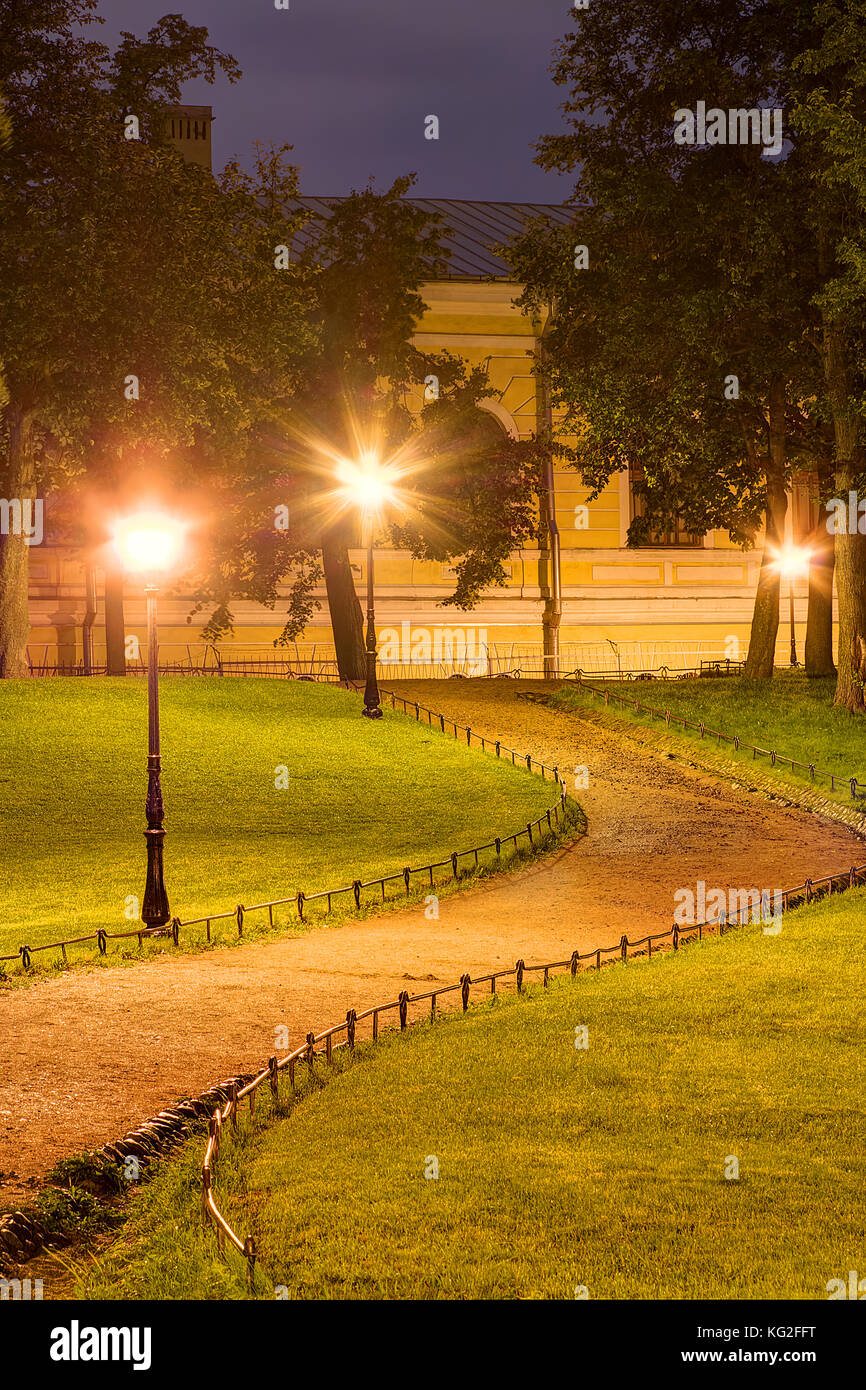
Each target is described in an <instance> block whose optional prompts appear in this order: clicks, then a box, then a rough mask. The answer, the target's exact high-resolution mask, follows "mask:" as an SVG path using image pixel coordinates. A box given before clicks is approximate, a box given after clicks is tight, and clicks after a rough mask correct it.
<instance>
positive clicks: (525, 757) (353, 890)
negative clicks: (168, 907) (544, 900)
mask: <svg viewBox="0 0 866 1390" xmlns="http://www.w3.org/2000/svg"><path fill="white" fill-rule="evenodd" d="M350 688H351V689H352V690H353V691H354V690H356V687H355V686H354V685H351V686H350ZM381 694H382V695H383V696H384V697H385V699H390V701H391V707H392V709H396V708H397V706H398V705H400V706H401V707H402V709H403V711H404V712H405V713H407V714H413V713H414V716H415V719H416V720H417V721H419V722H423V717H426V720H427V723H428V725H429V727H430V728H431V729H438V731H439V732H441V733H442V734H446V735H450V734H452V733H453V736H454V738H455V739H458V740H462V739H463V738H464V737H465V739H466V744H467V747H472V746H473V740H474V744H475V746H478V747H480V748H481V750H482V751H484V752H488V751H489V752H492V753H495V755H496V757H497V758H500V759H502V758H505V759H506V760H507V759H510V761H511V763H512V765H513V766H514V767H519V768H521V769H523V770H525V771H526V772H529V773H535V774H536V775H539V776H540V777H541V778H542V780H543V781H547V780H552V781H553V782H555V784H556V788H557V798H556V800H555V801H554V802H553V804H552V805H551V806H550V807H548V809H547V810H546V811H544V812H542V814H541V815H540V816H538V817H537V818H536V819H535V820H533V821H529V822H527V824H526V826H522V827H521V828H520V829H518V830H513V831H505V832H502V833H500V834H498V835H493V836H492V837H491V838H490V839H489V840H487V841H485V843H484V844H480V845H473V846H471V848H469V849H459V850H453V851H452V852H451V853H450V854H449V855H448V856H447V858H445V859H438V860H434V861H433V862H432V863H427V864H421V865H417V866H415V867H414V868H413V867H411V866H409V865H406V866H405V867H404V868H402V869H400V870H398V871H397V872H395V873H391V874H383V875H381V876H379V877H376V878H371V879H362V878H361V877H358V878H355V879H354V880H353V881H352V882H351V883H349V884H342V885H340V886H337V887H333V888H321V889H319V890H318V891H317V892H315V893H305V892H303V891H301V890H298V891H297V892H295V893H292V894H290V895H288V896H286V897H281V898H273V899H270V900H269V901H266V902H260V903H253V904H252V905H250V906H246V905H245V904H243V903H238V904H237V906H236V907H234V908H232V909H231V910H229V911H227V912H212V913H209V914H208V915H207V916H204V917H192V918H188V919H186V920H182V919H181V918H180V917H173V918H172V920H171V922H170V923H169V924H168V925H167V926H166V927H155V928H154V927H134V928H132V929H131V930H129V931H117V932H111V931H107V930H105V929H104V928H103V929H100V930H98V931H95V932H89V933H87V934H86V935H84V936H75V937H67V938H65V939H63V940H61V941H49V942H45V943H43V944H41V945H38V946H31V945H29V944H28V945H22V946H19V947H18V950H17V951H15V952H14V953H13V954H12V955H6V956H0V966H2V965H3V964H4V963H9V962H13V961H18V962H20V965H21V969H22V970H29V969H30V967H31V965H32V963H33V957H34V956H35V955H38V954H40V953H42V952H45V951H58V950H59V951H60V952H61V954H62V958H63V960H64V961H67V960H68V955H67V948H68V947H71V946H81V945H85V944H91V943H94V942H95V943H96V948H97V950H98V951H99V954H100V955H103V956H104V955H105V954H106V953H107V950H108V943H109V942H110V941H130V940H132V939H133V938H135V939H137V941H138V945H139V947H141V946H142V945H143V943H144V941H145V940H148V939H154V938H170V939H171V941H172V943H173V944H174V945H175V946H179V945H180V934H181V932H182V931H183V930H185V929H186V928H188V927H200V926H204V928H205V933H206V936H207V940H208V942H211V941H212V940H213V939H214V924H215V923H219V922H226V921H232V922H234V923H235V925H236V928H237V935H238V936H239V937H241V936H243V932H244V922H245V919H246V918H247V917H248V916H250V914H251V913H254V912H267V914H268V925H269V926H271V927H273V926H274V908H276V907H287V906H290V907H294V909H295V911H296V912H297V915H298V920H299V921H301V922H305V921H306V920H307V918H306V917H305V916H304V913H305V911H308V910H309V906H310V904H316V903H319V904H322V905H323V906H324V905H325V904H327V907H326V912H330V911H331V910H332V907H333V903H334V901H335V900H336V899H339V898H345V897H348V896H349V895H351V898H352V900H353V901H354V908H355V911H356V912H359V911H361V910H362V907H370V906H372V905H373V903H372V900H371V895H370V890H371V889H372V890H375V891H376V892H377V894H381V902H382V903H385V902H386V901H387V900H388V899H387V889H388V885H390V884H396V885H397V886H398V892H399V891H400V888H401V887H402V894H401V896H404V897H409V896H410V894H411V891H412V881H413V879H414V880H418V879H427V880H428V886H429V887H430V888H434V887H435V886H436V878H435V875H436V873H437V872H439V873H440V875H441V873H442V871H444V873H445V876H446V880H447V881H449V882H456V881H457V880H458V879H459V877H460V872H461V867H460V866H461V863H462V861H465V860H467V859H468V860H470V861H471V862H470V864H469V868H470V870H471V869H475V868H478V867H480V863H481V859H480V857H481V855H483V854H486V855H488V856H489V858H490V862H501V861H502V856H503V850H505V851H506V852H507V850H508V847H509V845H510V846H511V847H512V851H513V853H516V852H517V850H518V849H519V848H520V847H521V843H522V842H523V841H525V842H526V848H529V849H535V848H537V847H538V846H539V845H540V844H541V843H542V842H543V841H544V839H546V838H549V837H552V836H555V835H556V834H558V833H559V832H560V831H561V830H565V829H567V828H580V829H584V828H585V824H586V822H585V817H584V815H583V812H582V811H581V809H580V807H579V806H578V805H577V803H576V802H574V801H571V800H570V799H569V798H568V796H567V794H566V787H565V783H564V781H563V780H562V778H561V777H560V774H559V768H551V767H548V766H547V764H546V763H543V762H540V761H539V760H538V759H537V758H533V757H532V756H531V754H529V753H525V754H524V753H518V752H516V751H515V749H513V748H507V747H506V746H505V745H504V744H503V743H502V741H501V740H500V739H490V738H488V737H486V736H482V735H481V734H476V733H475V732H474V731H473V730H472V729H471V728H468V727H467V726H466V725H464V724H458V723H456V722H455V721H454V720H453V719H450V718H449V717H448V716H447V715H444V714H438V713H436V712H435V711H434V710H431V709H428V708H427V707H426V706H423V705H420V704H418V703H417V702H415V701H412V700H405V699H403V698H402V696H400V695H397V694H395V693H394V692H393V691H390V690H383V691H382V692H381ZM376 901H377V902H378V901H379V897H378V896H377V898H376Z"/></svg>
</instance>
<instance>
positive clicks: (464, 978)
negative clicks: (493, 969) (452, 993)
mask: <svg viewBox="0 0 866 1390" xmlns="http://www.w3.org/2000/svg"><path fill="white" fill-rule="evenodd" d="M460 984H461V986H462V990H461V994H462V997H463V1012H464V1013H465V1012H466V1010H467V1009H468V1008H469V986H470V985H471V984H472V980H471V978H470V977H469V976H468V975H461V976H460Z"/></svg>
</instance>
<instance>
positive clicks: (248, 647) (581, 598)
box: [30, 108, 807, 671]
mask: <svg viewBox="0 0 866 1390" xmlns="http://www.w3.org/2000/svg"><path fill="white" fill-rule="evenodd" d="M205 109H206V108H203V110H205ZM208 130H209V127H208ZM209 148H210V147H209V137H208V158H209ZM517 293H518V287H516V286H514V285H510V284H506V283H503V282H501V281H495V282H471V281H448V282H437V283H433V284H429V285H427V286H426V287H425V291H424V297H425V301H426V304H427V311H426V313H425V314H424V316H423V318H422V320H421V322H420V323H419V324H418V331H417V334H416V338H415V341H416V343H417V345H418V346H419V347H423V348H429V349H430V350H439V349H442V348H448V349H450V350H451V351H453V352H456V353H459V354H461V355H462V356H463V357H464V358H465V359H466V361H467V362H468V363H470V364H472V365H475V364H480V363H485V364H486V365H487V368H488V372H489V375H490V378H491V382H492V388H493V389H492V393H491V397H490V399H489V400H488V401H487V402H485V408H486V409H488V410H489V411H490V413H491V414H493V415H494V416H495V417H496V418H497V419H498V420H499V421H500V423H501V425H502V427H503V428H504V429H506V430H508V431H509V432H510V433H512V434H513V435H515V436H516V437H519V438H525V437H528V436H529V435H531V434H532V433H533V432H534V431H535V429H536V428H537V425H538V418H539V408H540V406H539V397H538V392H537V389H536V381H535V378H534V376H533V372H532V360H531V354H532V353H533V351H534V350H535V349H536V346H537V344H538V341H539V337H540V334H541V332H542V330H543V327H544V325H543V323H542V322H530V321H528V320H527V319H526V318H525V317H523V316H522V315H521V314H520V313H518V311H517V310H516V309H515V308H514V305H513V300H514V298H515V296H516V295H517ZM413 404H414V405H415V406H416V407H417V408H418V409H420V405H421V395H420V392H419V394H418V396H417V399H416V400H415V402H414V403H413ZM555 484H556V518H557V523H558V526H559V530H560V535H561V545H562V558H561V570H562V593H563V616H562V627H561V630H560V643H561V647H562V652H563V662H562V669H564V670H568V669H572V668H574V667H576V666H581V667H582V668H583V669H593V668H595V669H599V668H601V667H607V668H615V667H616V665H617V662H618V661H619V662H622V663H623V665H625V666H639V667H643V666H658V665H661V664H667V665H670V666H677V665H680V666H689V665H693V664H695V663H696V662H697V661H698V660H699V659H700V658H701V657H708V658H709V657H724V656H726V655H727V656H731V657H734V658H736V657H737V656H744V655H745V652H746V649H747V645H748V634H749V625H750V622H751V615H752V606H753V602H754V594H755V588H756V585H757V576H758V568H759V565H760V551H759V550H756V551H752V552H749V553H744V552H743V551H742V550H740V549H738V548H737V547H735V546H733V545H732V544H731V542H730V539H729V537H728V536H727V535H725V534H724V533H722V532H715V533H712V534H711V535H708V536H707V537H705V539H704V542H703V544H702V545H701V546H698V547H696V548H692V547H670V548H656V547H653V548H647V549H640V550H631V549H627V548H626V543H625V542H626V533H627V531H628V527H629V524H630V521H631V506H630V488H629V481H628V477H627V475H626V474H624V473H623V474H619V475H618V476H617V477H615V478H613V479H612V480H611V482H610V484H609V485H608V487H607V488H606V489H605V491H604V492H603V493H602V494H601V496H600V497H598V498H597V499H596V500H595V501H592V502H590V501H589V500H588V495H587V491H586V489H585V488H584V487H583V486H582V485H581V482H580V479H579V476H578V474H577V473H576V472H575V471H574V470H572V469H569V468H565V467H560V468H557V469H556V470H555ZM583 507H586V508H587V513H586V516H584V515H583V514H582V513H581V512H580V511H579V510H578V509H579V508H583ZM584 522H586V524H583V523H584ZM351 558H352V561H353V564H354V566H355V572H356V577H357V582H358V588H359V594H363V587H362V586H364V585H365V584H366V572H365V566H366V556H365V554H364V552H361V551H359V552H356V553H353V555H352V557H351ZM542 559H543V556H542V552H541V551H540V550H538V549H527V550H522V551H519V552H517V553H515V554H514V555H513V556H512V557H511V561H510V564H509V565H508V566H507V569H508V571H509V578H508V582H507V584H506V585H505V586H504V587H503V588H501V589H495V590H493V591H491V592H490V593H488V594H487V595H486V596H485V598H484V600H483V602H482V603H481V604H480V605H479V607H478V608H477V609H476V610H475V611H474V612H472V613H471V614H465V613H462V612H459V611H458V610H455V609H451V608H443V607H441V606H440V605H441V602H442V600H443V599H445V598H446V597H447V596H448V594H449V593H450V592H451V590H452V588H453V580H452V577H451V573H452V572H451V568H450V566H448V565H440V564H436V563H433V562H425V561H420V560H415V559H413V558H412V556H410V555H407V554H405V553H402V552H397V551H393V550H390V549H386V548H382V549H379V550H377V552H376V558H375V567H376V611H377V623H378V632H379V639H380V643H383V644H384V651H385V653H386V654H387V653H388V652H390V651H392V650H398V651H400V652H401V653H403V654H404V655H405V657H406V659H407V660H408V659H410V658H411V653H412V651H413V650H417V651H420V652H423V651H424V650H425V643H426V644H427V645H428V646H429V647H430V648H431V650H432V649H437V642H438V649H439V650H440V651H447V650H448V649H449V643H450V647H451V648H453V649H454V650H455V651H459V649H460V647H461V642H462V650H463V651H464V652H466V651H468V652H471V653H472V655H473V656H475V655H477V653H478V652H479V651H480V650H481V648H482V647H483V648H484V650H485V651H486V652H487V653H488V655H491V654H493V655H494V662H493V669H495V668H496V664H497V663H498V664H499V665H501V666H502V667H503V668H506V669H508V668H512V669H513V668H514V667H515V666H521V667H522V668H523V669H525V670H527V671H530V670H531V669H533V661H534V660H535V661H537V660H538V659H539V658H540V653H541V640H542V630H541V624H542V615H543V611H544V592H543V589H542V574H541V564H542ZM31 568H32V587H31V595H32V601H31V613H32V623H33V629H32V634H31V644H30V645H31V658H32V660H33V661H34V662H35V663H38V662H41V661H42V660H43V659H44V660H46V661H47V662H48V663H49V664H54V662H56V661H60V662H61V663H63V664H71V663H73V662H74V661H76V660H80V657H81V623H82V619H83V617H84V577H83V567H82V563H81V560H80V559H79V558H76V557H75V556H72V555H69V554H66V553H63V552H60V551H54V550H51V549H50V548H48V547H44V546H43V547H42V548H40V549H38V550H37V549H34V550H33V551H31ZM98 588H99V590H100V592H101V577H100V579H99V581H98ZM796 594H797V597H796V619H797V635H798V641H799V642H800V644H801V647H800V650H801V653H802V643H803V641H804V638H805V623H806V604H807V586H806V581H805V580H802V581H799V582H798V586H797V590H796ZM322 598H324V593H322ZM191 607H192V598H191V597H190V596H188V595H183V594H180V595H175V596H172V595H166V596H165V597H164V598H163V599H162V601H161V634H162V652H163V657H164V658H165V659H166V660H178V661H185V660H186V659H187V655H189V657H190V659H193V660H198V658H199V657H200V654H201V650H202V647H201V642H200V635H199V634H200V628H201V625H202V624H203V621H204V618H203V617H202V616H199V617H198V618H197V619H196V620H195V621H194V622H193V623H192V624H188V623H187V615H188V613H189V610H190V608H191ZM785 611H787V606H786V609H785ZM235 612H236V628H235V636H234V639H233V641H232V642H226V643H223V644H221V647H222V649H224V650H225V651H227V652H228V651H229V650H230V649H233V650H234V651H235V653H236V655H241V654H249V655H254V654H255V655H259V656H267V655H269V654H270V655H273V641H274V638H275V636H276V635H277V634H278V633H279V631H280V630H281V628H282V625H283V624H282V621H281V620H280V616H279V613H278V612H277V613H276V614H271V613H269V612H268V611H267V610H265V609H263V608H261V607H260V606H259V605H256V604H252V603H238V604H237V605H236V609H235ZM126 617H127V628H128V631H129V632H130V634H131V635H132V636H133V637H138V639H139V640H140V641H141V642H142V643H143V639H144V601H143V595H142V592H141V590H140V589H138V590H137V589H136V588H134V587H132V586H130V588H129V590H128V599H127V605H126ZM446 632H448V633H450V634H451V636H450V637H448V638H446V637H445V635H444V634H445V633H446ZM455 632H456V633H457V636H456V637H455ZM461 633H462V637H461V636H460V634H461ZM437 634H438V638H437ZM395 643H396V648H395ZM95 647H96V661H97V664H99V663H101V661H102V660H103V659H104V657H103V654H104V631H103V627H102V605H101V603H100V612H99V616H98V618H97V624H96V628H95ZM331 650H332V647H331V633H330V625H329V620H328V612H327V605H326V604H324V602H323V604H322V607H321V609H320V610H319V612H318V613H317V615H316V616H315V618H314V619H313V621H312V623H311V624H310V626H309V628H308V630H307V631H306V633H305V634H304V635H303V638H302V639H301V640H300V642H299V644H298V647H297V649H296V654H297V655H298V656H301V655H304V654H305V655H307V656H312V654H313V652H314V651H315V654H316V656H322V655H328V654H329V652H330V651H331ZM787 651H788V635H787V629H786V628H785V627H784V624H783V625H782V626H781V627H780V636H779V657H780V660H787ZM446 664H447V663H446ZM452 664H453V663H452Z"/></svg>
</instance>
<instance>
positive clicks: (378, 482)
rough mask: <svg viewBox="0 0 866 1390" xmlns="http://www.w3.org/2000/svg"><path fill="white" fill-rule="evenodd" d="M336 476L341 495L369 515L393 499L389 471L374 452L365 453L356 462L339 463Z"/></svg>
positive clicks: (392, 487) (393, 494)
mask: <svg viewBox="0 0 866 1390" xmlns="http://www.w3.org/2000/svg"><path fill="white" fill-rule="evenodd" d="M337 477H338V478H339V480H340V482H341V484H342V492H343V495H344V496H345V497H346V498H347V500H349V501H351V502H353V503H354V504H355V506H356V507H359V508H360V510H361V511H362V512H363V513H364V514H365V516H369V515H371V514H372V513H374V512H379V511H381V510H382V508H383V507H384V506H385V504H386V503H388V502H393V501H394V500H395V492H394V483H393V481H392V475H391V473H390V472H389V471H388V470H387V469H386V468H383V467H382V465H381V463H380V462H379V459H378V457H377V456H376V455H375V454H365V455H363V456H362V458H361V459H360V460H359V462H358V463H349V462H348V461H346V462H344V463H342V464H340V466H339V468H338V469H337Z"/></svg>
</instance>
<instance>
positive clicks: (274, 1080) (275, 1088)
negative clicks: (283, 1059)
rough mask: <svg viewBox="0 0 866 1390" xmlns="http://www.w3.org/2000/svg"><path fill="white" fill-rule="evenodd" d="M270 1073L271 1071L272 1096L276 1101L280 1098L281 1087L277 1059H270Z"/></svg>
mask: <svg viewBox="0 0 866 1390" xmlns="http://www.w3.org/2000/svg"><path fill="white" fill-rule="evenodd" d="M268 1071H269V1072H270V1074H271V1075H270V1082H271V1095H272V1096H273V1098H274V1100H276V1099H277V1098H278V1096H279V1087H280V1081H279V1072H278V1071H277V1059H276V1057H271V1058H270V1060H269V1062H268Z"/></svg>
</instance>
